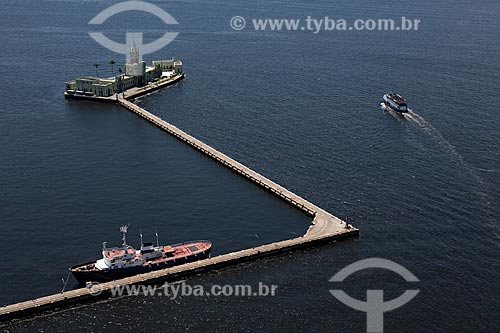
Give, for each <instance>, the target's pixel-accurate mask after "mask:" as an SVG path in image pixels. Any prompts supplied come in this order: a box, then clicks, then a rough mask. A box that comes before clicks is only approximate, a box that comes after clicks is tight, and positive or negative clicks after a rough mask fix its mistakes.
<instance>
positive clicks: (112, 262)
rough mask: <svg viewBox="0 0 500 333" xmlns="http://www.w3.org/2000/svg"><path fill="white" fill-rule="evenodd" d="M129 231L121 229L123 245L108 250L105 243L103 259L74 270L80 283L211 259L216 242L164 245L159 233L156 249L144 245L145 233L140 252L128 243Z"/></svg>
mask: <svg viewBox="0 0 500 333" xmlns="http://www.w3.org/2000/svg"><path fill="white" fill-rule="evenodd" d="M127 229H128V226H122V227H121V228H120V232H121V233H122V240H123V243H122V245H121V246H119V247H113V248H108V247H106V242H104V243H103V248H102V258H101V259H98V260H97V261H94V262H88V263H85V264H81V265H76V266H73V267H71V268H70V271H71V273H73V276H74V277H75V278H76V279H77V280H78V282H80V283H86V282H90V281H92V282H107V281H111V280H116V279H121V278H124V277H127V276H132V275H136V274H141V273H147V272H151V271H155V270H159V269H163V268H168V267H172V266H177V265H181V264H185V263H188V262H193V261H197V260H201V259H205V258H208V257H209V256H210V251H211V249H212V243H211V242H209V241H205V240H202V241H191V242H184V243H180V244H174V245H165V246H160V245H159V244H158V233H157V234H156V246H154V245H153V244H152V243H143V242H142V233H141V249H140V250H136V249H134V248H133V247H132V246H130V245H128V244H127V239H126V235H127Z"/></svg>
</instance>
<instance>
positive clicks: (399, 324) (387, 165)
mask: <svg viewBox="0 0 500 333" xmlns="http://www.w3.org/2000/svg"><path fill="white" fill-rule="evenodd" d="M150 2H152V3H155V4H157V5H159V6H161V7H162V8H163V9H165V10H167V11H168V12H169V13H170V14H171V15H172V16H174V17H175V18H176V19H177V21H178V22H179V25H178V26H175V27H174V26H170V27H168V28H169V29H170V30H174V31H178V32H179V33H180V34H179V37H178V38H177V39H176V40H175V41H174V42H173V43H172V44H170V45H169V46H168V47H167V48H166V49H164V50H162V51H160V52H157V53H155V54H151V55H147V56H145V58H146V60H148V61H150V60H152V59H159V58H168V57H171V56H175V57H180V58H182V59H183V61H184V63H185V71H186V73H187V78H186V80H184V81H183V82H182V83H180V84H178V85H177V86H175V87H171V88H169V89H166V90H163V91H160V92H157V93H155V94H152V95H150V96H147V97H145V98H143V99H142V100H140V101H139V103H140V104H141V105H142V106H143V107H145V108H146V109H147V110H149V111H151V112H153V113H155V114H157V115H159V116H161V117H162V118H164V119H166V120H168V121H169V122H171V123H173V124H175V125H176V126H178V127H180V128H181V129H183V130H185V131H187V132H188V133H190V134H192V135H194V136H195V137H197V138H199V139H201V140H203V141H205V142H206V143H208V144H210V145H212V146H213V147H215V148H217V149H219V150H221V151H223V152H224V153H226V154H228V155H229V156H231V157H233V158H235V159H237V160H239V161H240V162H243V163H244V164H246V165H248V166H249V167H251V168H253V169H255V170H256V171H258V172H260V173H262V174H264V175H266V176H268V177H269V178H271V179H273V180H274V181H276V182H278V183H279V184H282V185H284V186H285V187H287V188H289V189H290V190H292V191H294V192H296V193H298V194H300V195H302V196H303V197H305V198H307V199H309V200H310V201H312V202H313V203H315V204H317V205H319V206H320V207H322V208H325V209H326V210H327V211H330V212H332V213H333V214H335V215H338V216H340V217H346V216H348V217H349V218H350V221H351V222H352V223H353V224H354V225H356V226H357V227H359V228H360V230H361V236H360V238H359V239H357V240H351V241H345V242H340V243H335V244H330V245H325V246H321V247H318V248H314V249H310V250H307V251H298V252H294V253H290V254H286V255H283V256H279V257H275V258H270V259H266V260H262V261H258V262H253V263H250V264H245V265H241V266H238V267H235V268H231V269H227V270H223V271H218V272H214V273H210V274H206V275H203V276H199V277H194V278H192V279H190V280H189V281H187V282H188V283H190V284H202V285H205V286H210V285H213V284H233V285H234V284H250V285H257V284H258V283H259V282H263V283H267V284H276V285H278V286H279V287H278V291H277V295H276V296H275V297H249V298H245V297H217V298H208V297H207V298H201V297H198V298H197V297H184V298H181V299H176V300H169V299H167V298H165V297H163V298H162V297H145V296H139V297H126V298H120V299H115V300H110V301H105V302H100V303H94V304H90V305H86V306H82V307H79V308H76V309H70V310H67V311H64V312H59V313H55V314H53V315H50V316H44V317H38V318H34V319H29V320H25V321H22V322H18V323H13V324H10V325H9V326H7V327H4V328H3V329H5V330H6V331H12V332H22V331H45V332H57V331H68V330H73V331H104V330H106V331H117V330H121V331H127V330H133V331H145V330H147V331H166V330H172V331H179V330H190V331H201V330H216V331H255V330H262V331H273V330H276V331H277V330H288V331H334V332H351V331H353V332H363V331H365V325H366V322H365V320H366V315H365V313H363V312H358V311H355V310H353V309H350V308H348V307H347V306H345V305H343V304H342V303H340V302H339V301H337V300H336V299H335V298H333V296H331V294H330V293H329V290H330V289H333V288H334V287H339V286H338V285H334V284H332V283H330V282H328V280H329V279H330V277H331V276H333V275H334V274H335V273H336V272H338V271H339V270H340V269H342V268H343V267H345V266H346V265H348V264H350V263H353V262H355V261H357V260H360V259H365V258H370V257H381V258H385V259H390V260H393V261H396V262H397V263H399V264H401V265H403V266H405V267H406V268H408V269H409V270H410V271H412V272H413V273H414V274H415V275H416V276H417V277H418V278H419V279H420V282H419V283H418V285H417V288H418V289H420V290H421V291H420V294H419V295H418V296H417V297H416V298H415V299H414V300H413V301H411V302H410V303H408V304H407V305H405V306H404V307H403V308H401V309H398V310H395V311H392V312H390V313H386V314H385V322H384V324H385V328H386V331H388V332H402V331H408V332H433V331H447V332H495V331H498V328H499V327H500V314H499V313H500V311H499V309H500V301H499V298H500V293H499V290H500V288H499V285H498V279H499V273H500V264H499V251H500V223H499V221H498V219H499V217H500V208H499V206H500V186H499V185H500V181H499V176H500V162H499V161H500V149H499V145H500V120H499V117H498V105H500V94H499V92H498V82H499V80H500V39H499V32H500V21H499V20H498V13H500V3H499V2H498V1H493V0H484V1H481V2H480V3H478V2H477V1H473V0H458V1H457V0H454V1H451V0H443V1H439V2H436V1H430V0H425V1H409V0H402V1H398V2H397V3H396V2H393V1H390V0H380V1H368V0H355V1H335V2H332V1H326V0H318V1H314V2H310V1H305V0H294V1H263V0H258V1H252V2H248V1H243V0H241V1H229V0H221V1H211V0H208V1H200V0H192V1H190V0H183V1H150ZM111 3H114V2H113V1H99V0H95V1H91V0H86V1H69V0H67V1H65V0H60V1H55V0H54V1H49V0H43V1H34V0H33V1H26V0H21V1H19V0H16V1H13V0H3V1H2V2H1V4H0V31H1V37H0V45H1V46H2V47H1V49H0V80H1V83H2V85H1V89H0V99H1V101H2V105H1V107H0V244H1V246H2V250H1V252H2V255H1V260H0V305H1V304H8V303H12V302H16V301H21V300H26V299H30V298H34V297H39V296H43V295H46V294H50V293H55V292H59V291H60V290H61V288H62V282H61V278H66V276H67V268H68V267H69V266H71V265H74V264H77V263H80V262H84V261H87V260H93V259H95V258H97V257H99V255H100V249H101V242H103V241H106V240H107V241H108V244H118V243H119V242H120V235H119V233H118V228H119V226H120V225H121V224H128V223H131V227H130V237H129V239H130V243H132V244H134V245H138V242H139V237H138V235H139V229H140V228H142V231H143V233H144V235H145V237H147V238H151V240H152V239H153V238H154V232H155V229H157V230H158V232H159V234H160V241H161V242H162V243H170V242H177V241H184V240H190V239H210V240H212V241H213V242H214V253H215V254H221V253H226V252H228V251H232V250H238V249H242V248H246V247H249V246H255V245H258V244H264V243H269V242H272V241H275V240H281V239H286V238H290V237H293V236H297V235H300V234H302V233H304V232H305V230H306V229H307V227H308V224H309V222H310V219H309V218H308V217H307V216H305V215H303V214H302V213H300V212H299V211H297V210H295V209H293V208H291V207H290V206H288V205H286V204H285V203H284V202H282V201H280V200H278V199H276V198H275V197H274V196H272V195H270V194H268V193H266V192H264V191H262V190H261V189H260V188H258V187H257V186H255V185H253V184H251V183H249V182H247V181H246V180H243V179H242V178H240V177H238V176H236V175H235V174H233V173H231V172H230V171H229V170H227V169H225V168H223V167H221V166H220V165H218V164H217V163H215V162H213V161H211V160H209V159H208V158H206V157H204V156H203V155H201V154H199V153H197V152H195V151H193V150H192V149H191V148H189V147H187V146H185V145H183V144H182V143H180V142H178V141H176V140H175V139H173V138H172V137H170V136H168V135H167V134H165V133H163V132H162V131H160V130H159V129H157V128H155V127H153V126H151V125H150V124H148V123H146V122H145V121H144V120H142V119H140V118H138V117H136V116H134V115H132V114H130V113H129V112H126V111H125V110H123V109H121V108H119V107H117V106H114V105H100V104H95V103H86V102H67V101H64V99H63V96H62V90H63V89H64V81H67V80H70V79H72V78H74V77H76V76H78V75H92V74H93V73H95V68H94V67H92V64H93V63H96V62H97V63H101V64H102V65H101V67H100V68H99V74H100V75H109V74H111V68H110V66H109V65H106V63H107V61H108V60H109V59H111V58H113V59H114V60H115V61H117V62H118V63H120V64H121V63H122V62H123V60H124V59H121V57H122V56H119V55H116V54H113V53H111V52H110V51H108V50H106V49H104V48H103V47H101V46H100V45H98V44H97V43H95V42H94V41H93V40H92V39H91V38H90V37H89V36H88V34H87V33H88V32H89V31H94V30H96V29H95V27H94V29H92V30H91V28H90V27H89V26H88V25H87V22H88V21H89V20H90V19H91V18H92V17H94V16H95V15H96V14H97V13H99V12H100V11H101V10H103V9H104V8H106V7H107V6H108V5H109V4H111ZM236 15H241V16H243V17H245V18H246V19H247V22H248V23H249V24H250V23H251V22H250V21H251V19H252V18H299V19H305V18H306V17H307V16H308V15H310V16H312V17H314V18H319V19H321V18H324V17H325V16H328V17H330V18H346V19H351V20H354V19H357V18H361V19H368V18H394V19H399V18H400V17H401V16H406V17H410V18H419V19H421V21H422V23H421V28H420V30H419V31H418V32H375V31H373V32H368V31H364V32H363V31H358V32H352V31H351V32H339V31H336V32H335V31H322V32H320V33H318V34H313V33H312V32H307V31H294V32H285V31H282V32H272V31H267V32H262V31H254V30H253V29H251V28H250V27H247V28H246V29H244V30H242V31H233V30H232V29H231V28H230V26H229V20H230V18H231V17H233V16H236ZM101 28H102V31H104V32H105V33H106V35H108V36H110V38H113V39H115V40H117V41H119V42H123V40H124V33H125V31H143V32H144V34H145V38H146V41H147V42H149V41H152V40H154V39H156V38H157V37H159V36H161V35H162V34H163V33H164V32H165V26H164V25H163V23H162V22H161V21H160V20H159V19H157V18H154V17H152V16H150V15H147V14H144V13H137V14H133V13H128V14H125V13H124V14H120V15H118V16H117V17H114V18H112V19H110V20H109V21H107V22H106V23H105V24H104V25H103V26H102V27H101ZM391 89H394V90H397V91H398V92H399V93H401V94H402V95H404V96H405V97H407V99H408V100H409V103H410V106H411V108H412V110H413V112H412V113H411V114H410V115H408V116H407V117H404V118H401V117H395V116H393V115H391V114H387V113H384V112H383V111H382V110H380V108H379V106H378V103H379V101H380V100H381V96H382V95H383V94H384V93H385V92H387V91H388V90H391ZM75 286H76V284H75V282H73V281H71V282H70V283H69V288H74V287H75ZM340 287H342V288H343V289H344V290H345V291H346V292H347V293H349V294H350V295H352V296H353V297H357V298H359V299H363V297H366V290H367V289H384V290H385V297H386V299H392V298H394V297H397V296H399V295H400V294H401V293H402V292H404V291H405V290H406V289H411V288H414V287H415V285H413V284H411V285H410V284H408V283H406V282H405V281H404V280H402V279H401V277H399V276H397V275H395V274H392V273H388V272H387V271H383V270H367V271H363V272H359V273H356V274H355V275H353V276H352V277H350V278H349V279H348V280H346V282H345V283H344V284H343V285H342V286H340Z"/></svg>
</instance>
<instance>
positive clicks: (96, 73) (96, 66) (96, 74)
mask: <svg viewBox="0 0 500 333" xmlns="http://www.w3.org/2000/svg"><path fill="white" fill-rule="evenodd" d="M92 66H94V67H95V76H96V77H99V73H98V72H97V69H98V68H99V66H101V65H99V64H97V63H96V64H93V65H92Z"/></svg>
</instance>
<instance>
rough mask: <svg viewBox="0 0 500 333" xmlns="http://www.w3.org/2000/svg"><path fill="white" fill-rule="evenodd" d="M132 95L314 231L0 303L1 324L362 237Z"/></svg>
mask: <svg viewBox="0 0 500 333" xmlns="http://www.w3.org/2000/svg"><path fill="white" fill-rule="evenodd" d="M170 84H171V83H170ZM141 95H142V92H141ZM129 98H130V96H128V97H126V98H123V97H121V96H120V97H118V99H117V100H116V102H117V103H119V104H120V105H121V106H123V107H125V108H126V109H128V110H130V111H131V112H133V113H135V114H136V115H138V116H140V117H142V118H143V119H145V120H147V121H149V122H150V123H151V124H153V125H155V126H157V127H159V128H161V129H162V130H164V131H165V132H167V133H169V134H171V135H173V136H174V137H176V138H178V139H179V140H181V141H183V142H185V143H187V144H188V145H190V146H191V147H193V148H194V149H196V150H198V151H199V152H201V153H203V154H205V155H206V156H208V157H210V158H213V159H214V160H216V161H218V162H220V163H221V164H222V165H224V166H225V167H227V168H230V169H231V170H233V171H234V172H236V173H238V174H240V175H241V176H243V177H245V178H246V179H248V180H249V181H251V182H253V183H255V184H258V185H259V186H261V187H262V188H264V189H265V190H267V191H270V192H272V193H274V194H275V195H277V196H278V197H280V198H281V199H283V200H286V201H287V202H289V203H290V204H291V205H293V206H295V207H296V208H298V209H300V210H302V211H304V212H305V213H306V214H308V215H309V216H311V217H312V218H313V220H312V222H311V225H310V226H309V229H308V230H307V232H306V233H305V234H304V235H303V236H301V237H297V238H293V239H288V240H284V241H280V242H275V243H271V244H266V245H261V246H258V247H254V248H249V249H245V250H241V251H237V252H231V253H228V254H223V255H219V256H216V257H212V258H208V259H204V260H199V261H196V262H192V263H188V264H184V265H179V266H175V267H171V268H166V269H162V270H158V271H153V272H150V273H146V274H139V275H135V276H132V277H128V278H124V279H120V280H115V281H110V282H107V283H102V284H98V285H94V286H93V287H91V288H79V289H74V290H70V291H66V292H62V293H59V294H54V295H50V296H46V297H41V298H37V299H34V300H29V301H25V302H20V303H16V304H12V305H6V306H3V307H0V322H4V321H8V320H11V319H13V318H19V317H22V316H27V315H33V314H36V313H40V312H43V311H48V310H54V309H61V308H63V307H66V306H68V305H71V304H80V303H82V302H86V301H91V300H95V299H97V298H98V297H109V295H110V294H111V291H112V290H113V289H115V288H119V287H121V286H127V285H133V284H140V283H156V282H160V281H173V280H176V279H179V278H183V277H187V276H190V275H194V274H199V273H202V272H207V271H210V270H213V269H218V268H223V267H228V266H231V265H235V264H239V263H243V262H248V261H251V260H254V259H256V258H261V257H265V256H270V255H273V254H277V253H283V252H286V251H290V250H293V249H297V248H304V247H309V246H312V245H315V244H318V243H321V242H328V241H334V240H338V239H343V238H349V237H355V236H358V234H359V230H358V229H356V228H355V227H353V226H350V225H347V224H346V222H344V221H342V220H341V219H339V218H337V217H335V216H333V215H332V214H330V213H328V212H327V211H325V210H323V209H321V208H319V207H318V206H316V205H314V204H312V203H311V202H309V201H307V200H306V199H304V198H302V197H300V196H298V195H297V194H295V193H293V192H291V191H289V190H287V189H286V188H284V187H282V186H280V185H278V184H276V183H275V182H273V181H272V180H269V179H268V178H266V177H264V176H262V175H261V174H259V173H257V172H255V171H254V170H252V169H250V168H248V167H247V166H245V165H243V164H241V163H239V162H238V161H235V160H234V159H232V158H230V157H229V156H227V155H225V154H223V153H221V152H220V151H218V150H216V149H214V148H212V147H211V146H209V145H207V144H205V143H204V142H202V141H200V140H198V139H196V138H194V137H192V136H191V135H189V134H187V133H186V132H184V131H182V130H180V129H179V128H177V127H176V126H174V125H172V124H169V123H168V122H166V121H165V120H163V119H161V118H159V117H157V116H155V115H154V114H152V113H150V112H148V111H146V110H144V109H143V108H141V107H139V106H137V105H135V104H134V103H132V102H130V101H129V100H128V99H129ZM115 290H116V289H115Z"/></svg>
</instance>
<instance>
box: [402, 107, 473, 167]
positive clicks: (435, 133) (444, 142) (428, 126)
mask: <svg viewBox="0 0 500 333" xmlns="http://www.w3.org/2000/svg"><path fill="white" fill-rule="evenodd" d="M405 118H406V119H409V120H412V121H413V122H415V123H416V124H417V125H419V126H420V127H422V128H423V129H424V130H426V131H427V132H428V133H429V134H431V136H433V137H434V138H435V139H437V140H438V141H439V142H440V143H441V144H442V145H443V146H445V147H446V149H447V150H448V151H449V152H451V153H452V154H453V155H454V156H455V157H456V158H457V160H458V161H459V162H460V164H462V165H463V166H465V167H466V168H467V169H474V167H472V166H471V165H469V164H468V163H467V162H465V160H464V158H463V156H462V154H460V153H459V152H458V150H457V149H456V148H455V147H454V146H453V145H452V144H451V143H450V142H449V141H448V140H446V138H445V137H444V136H443V135H442V134H441V132H439V131H438V130H437V129H436V128H435V127H434V126H432V124H431V123H430V122H428V121H427V120H425V119H424V117H422V116H421V115H419V114H417V113H415V112H413V111H412V110H408V112H407V113H406V114H405Z"/></svg>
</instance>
